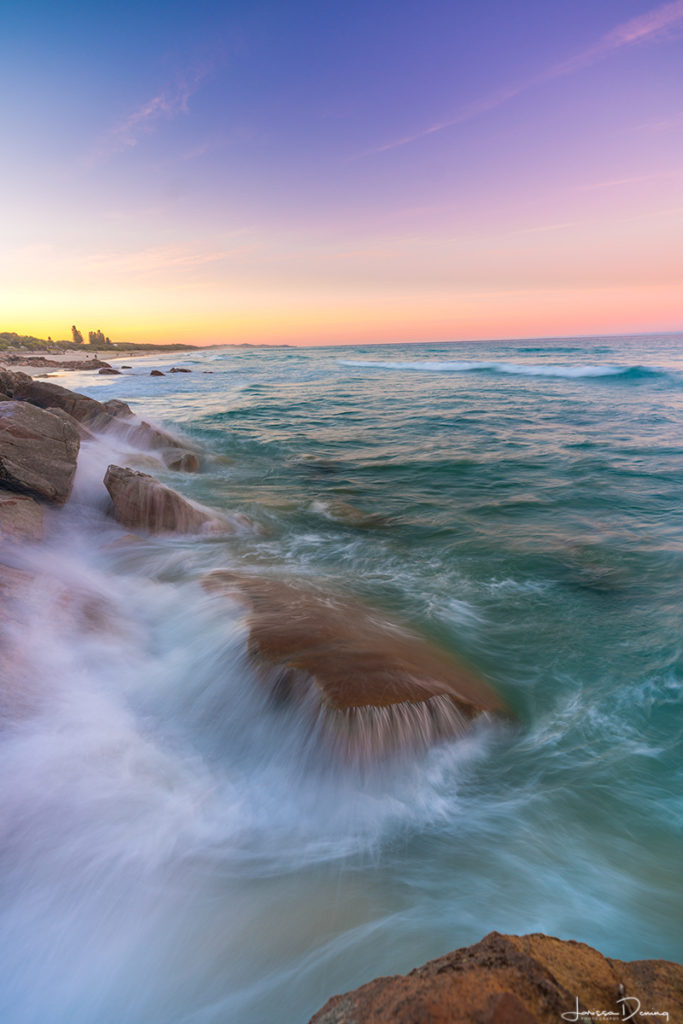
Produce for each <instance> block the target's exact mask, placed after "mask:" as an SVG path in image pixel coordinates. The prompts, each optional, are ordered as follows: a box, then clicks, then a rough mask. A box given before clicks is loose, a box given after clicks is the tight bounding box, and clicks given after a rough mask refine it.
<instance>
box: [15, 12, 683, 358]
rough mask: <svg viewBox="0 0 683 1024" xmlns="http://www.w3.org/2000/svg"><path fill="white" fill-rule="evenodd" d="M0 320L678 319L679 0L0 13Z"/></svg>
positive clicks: (40, 331) (182, 335) (140, 338)
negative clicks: (661, 1)
mask: <svg viewBox="0 0 683 1024" xmlns="http://www.w3.org/2000/svg"><path fill="white" fill-rule="evenodd" d="M1 6H2V33H1V34H0V67H1V69H2V71H1V73H2V77H3V85H2V89H0V124H1V125H2V140H3V147H2V159H0V204H1V217H0V233H1V234H0V237H1V239H2V244H1V245H0V330H10V331H17V332H18V333H25V334H33V335H37V336H40V337H46V336H48V335H50V336H52V337H54V338H64V337H68V336H69V335H70V328H71V324H73V323H75V324H77V325H78V326H79V327H80V329H81V330H82V331H84V332H85V331H88V330H91V329H92V330H94V329H101V330H103V331H104V333H105V334H107V335H109V336H110V337H111V338H112V339H113V340H114V341H122V342H158V343H163V342H188V343H192V344H199V345H203V344H220V343H242V342H249V343H269V344H277V343H288V344H305V345H312V344H341V343H345V342H349V343H361V342H362V343H367V342H399V341H447V340H453V341H456V340H461V339H479V338H482V339H483V338H507V337H549V336H569V335H577V334H618V333H637V332H649V331H675V330H681V329H683V0H673V2H669V3H664V4H657V3H656V2H655V3H653V2H652V0H573V2H572V3H549V2H548V0H517V2H514V3H513V2H511V0H477V2H476V3H474V2H469V3H464V2H460V0H418V2H412V0H410V2H409V0H362V2H358V0H343V2H342V0H317V2H309V0H279V2H274V0H263V2H262V0H248V2H246V0H245V2H237V0H221V2H216V0H193V2H185V0H183V2H176V0H164V2H163V3H161V2H157V0H136V2H135V3H130V2H128V0H117V2H116V3H113V2H109V0H99V2H98V0H91V2H87V3H85V2H71V0H60V2H59V3H55V2H54V0H2V3H1Z"/></svg>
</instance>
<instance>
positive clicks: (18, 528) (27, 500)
mask: <svg viewBox="0 0 683 1024" xmlns="http://www.w3.org/2000/svg"><path fill="white" fill-rule="evenodd" d="M43 531H44V525H43V507H42V505H39V504H38V502H37V501H34V499H33V498H31V497H29V495H28V494H16V493H14V492H12V491H5V490H0V541H2V540H7V539H9V540H42V537H43Z"/></svg>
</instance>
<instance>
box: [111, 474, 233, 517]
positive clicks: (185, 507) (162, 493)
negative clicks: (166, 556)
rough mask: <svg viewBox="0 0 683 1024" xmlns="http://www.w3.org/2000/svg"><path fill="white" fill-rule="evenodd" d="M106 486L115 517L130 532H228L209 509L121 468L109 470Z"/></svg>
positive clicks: (143, 475) (145, 476)
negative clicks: (133, 530) (134, 530)
mask: <svg viewBox="0 0 683 1024" xmlns="http://www.w3.org/2000/svg"><path fill="white" fill-rule="evenodd" d="M104 485H105V487H106V488H107V490H108V491H109V495H110V497H111V500H112V502H113V504H114V515H115V517H116V519H117V520H118V521H119V522H120V523H122V524H123V525H124V526H127V527H129V528H130V529H143V530H149V531H150V532H151V533H167V532H171V533H204V532H207V531H218V530H221V529H225V526H224V524H222V523H221V522H220V520H219V519H218V517H217V516H216V515H214V514H213V513H212V512H210V511H209V510H208V509H203V508H201V507H200V506H198V505H194V504H192V503H191V502H189V501H188V500H187V499H186V498H183V497H182V495H180V494H177V493H176V491H173V490H171V488H170V487H165V486H164V485H163V484H162V483H160V482H159V481H158V480H155V479H154V477H153V476H148V475H147V474H146V473H138V472H136V471H135V470H133V469H126V468H123V467H121V466H109V468H108V469H107V472H106V475H105V478H104Z"/></svg>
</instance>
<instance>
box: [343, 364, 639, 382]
mask: <svg viewBox="0 0 683 1024" xmlns="http://www.w3.org/2000/svg"><path fill="white" fill-rule="evenodd" d="M339 363H340V364H341V365H343V366H355V367H360V368H362V367H366V366H367V367H373V368H375V369H383V370H421V371H424V372H427V373H473V372H476V371H480V370H488V371H490V372H492V373H511V374H521V375H523V376H529V377H567V378H570V379H571V378H575V377H614V376H619V375H621V374H624V373H629V372H632V371H634V370H641V371H644V372H646V373H647V372H650V373H654V372H657V371H656V370H654V369H653V368H651V367H636V366H617V365H599V364H590V363H589V364H577V365H567V366H565V365H561V364H559V363H497V362H488V361H481V362H479V361H463V360H453V361H451V360H447V361H444V360H438V359H425V360H420V361H419V362H412V361H406V360H400V359H396V360H391V361H389V360H386V361H384V360H375V359H340V360H339Z"/></svg>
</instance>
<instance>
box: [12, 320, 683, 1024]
mask: <svg viewBox="0 0 683 1024" xmlns="http://www.w3.org/2000/svg"><path fill="white" fill-rule="evenodd" d="M122 362H125V360H122ZM177 364H178V365H182V366H186V367H188V368H190V369H192V371H193V372H192V374H173V375H167V376H166V377H164V378H150V377H149V370H150V369H151V368H153V367H157V366H158V367H160V368H162V369H167V368H168V367H169V366H170V365H172V364H171V362H170V361H169V359H168V358H166V357H163V358H158V357H150V358H148V359H145V360H140V361H136V362H135V365H134V368H133V369H132V370H131V371H126V372H125V374H124V375H123V376H121V377H102V378H93V377H91V376H88V375H86V374H77V373H73V374H65V375H64V378H63V380H61V381H60V382H61V383H64V384H65V385H66V386H68V387H72V388H73V389H75V390H82V391H84V392H86V393H88V394H91V395H93V396H94V397H97V398H100V399H104V398H114V397H117V398H124V399H126V400H128V401H129V402H130V404H131V406H132V408H133V409H134V410H135V411H136V412H139V413H140V414H142V415H144V416H145V417H148V418H150V419H151V420H153V421H155V422H163V423H165V424H166V425H167V426H168V427H169V428H172V429H175V430H180V431H182V432H184V433H185V434H186V435H187V436H188V437H190V438H191V439H193V440H194V441H196V442H197V443H199V444H201V446H202V447H203V448H204V449H205V450H206V452H207V453H208V456H207V459H206V465H205V468H204V472H202V473H201V474H200V475H198V476H189V475H179V474H173V473H166V474H159V473H157V474H156V475H161V476H162V477H163V479H164V480H165V481H166V482H168V483H170V484H171V485H172V486H174V487H175V488H177V489H178V490H181V491H182V492H183V493H185V494H187V495H189V496H190V497H192V498H194V499H196V500H198V501H201V502H203V503H204V504H206V505H209V506H212V507H215V508H218V509H221V510H223V511H228V510H229V511H238V512H240V513H243V514H244V515H246V516H247V517H249V519H250V520H251V521H252V522H253V524H254V529H252V530H245V531H243V532H241V533H239V534H237V535H235V536H234V537H231V538H228V539H225V538H217V539H216V538H212V539H204V540H202V539H199V540H197V539H191V540H188V539H186V538H156V539H150V540H147V541H144V542H143V543H142V544H121V543H120V534H121V533H122V532H123V531H121V530H119V528H118V527H116V526H113V525H108V524H107V521H106V519H105V518H104V515H103V512H104V500H103V496H102V493H101V489H100V491H98V489H97V488H98V486H99V480H100V479H101V472H100V470H101V469H102V467H103V466H106V464H107V461H116V459H117V458H121V453H117V452H115V451H114V450H100V448H99V447H98V446H97V445H91V446H88V445H84V447H83V451H82V466H81V469H79V474H80V475H79V479H78V480H77V486H76V490H75V494H74V498H73V499H72V501H71V502H70V504H69V506H67V509H66V510H65V512H64V513H63V514H62V515H61V516H60V517H55V521H54V523H53V525H52V532H51V534H50V536H49V538H48V541H47V542H46V544H45V546H44V548H43V549H41V550H40V551H38V552H34V553H33V555H32V556H31V557H32V558H33V560H34V563H33V564H34V565H35V564H38V562H39V564H40V565H41V567H42V569H43V571H46V567H48V571H47V575H48V577H50V578H53V577H54V578H56V577H59V578H61V579H63V578H65V577H66V578H67V579H69V580H72V581H77V582H78V585H79V586H82V587H84V588H86V590H87V591H88V592H89V593H96V594H97V595H99V596H100V597H101V598H102V600H106V601H107V602H108V607H109V611H108V613H107V618H108V622H109V624H110V625H111V624H112V623H113V624H114V625H115V628H114V626H113V625H112V627H111V631H110V633H107V635H106V636H104V637H102V636H100V637H99V638H98V637H93V638H92V639H88V638H87V637H85V638H84V637H83V635H80V634H79V635H76V634H73V635H71V634H69V632H68V627H62V629H61V631H60V630H59V629H56V628H55V629H54V630H53V631H52V632H51V633H50V632H49V631H48V632H47V633H46V630H45V626H44V621H45V620H44V617H43V618H41V617H40V616H41V613H42V612H43V611H44V608H42V607H41V605H40V603H39V602H38V603H37V604H36V606H35V608H34V611H33V614H34V616H35V619H31V623H33V629H34V633H33V634H32V635H35V636H40V644H39V645H36V649H35V651H34V649H33V647H32V646H31V645H28V647H29V649H30V650H29V653H30V659H32V661H31V665H32V667H33V669H34V671H35V673H41V672H42V676H43V678H49V679H50V687H51V689H50V697H49V699H47V700H46V702H45V703H44V705H41V708H40V710H39V712H38V713H37V714H35V715H34V716H33V717H29V718H24V719H22V721H21V723H20V724H18V725H17V726H16V728H14V729H13V730H12V731H10V732H9V733H8V734H7V733H6V734H5V735H4V736H3V737H2V739H1V740H0V770H1V771H2V772H3V775H4V777H5V778H6V779H11V780H15V782H14V784H13V785H10V787H9V793H8V794H6V796H5V797H3V798H2V800H1V801H0V817H1V820H2V821H3V822H4V823H5V824H4V833H3V834H4V841H3V845H2V852H1V853H0V857H1V858H2V865H3V879H4V882H3V883H2V894H1V895H2V900H1V902H0V906H2V908H3V909H2V911H0V927H1V928H2V942H3V946H4V947H5V948H6V949H7V955H6V956H4V957H3V960H2V964H0V993H2V994H0V1011H1V1012H2V1019H3V1020H7V1021H12V1022H14V1021H16V1022H21V1024H25V1022H29V1021H30V1022H33V1021H36V1022H38V1021H41V1022H45V1021H50V1022H51V1024H52V1022H55V1024H61V1022H66V1021H69V1022H70V1024H71V1022H76V1024H94V1022H97V1024H108V1022H110V1021H111V1022H114V1021H116V1022H131V1024H138V1022H140V1024H142V1022H143V1021H144V1022H145V1024H171V1022H173V1024H176V1022H178V1024H180V1022H182V1024H190V1022H192V1024H196V1022H201V1024H213V1022H216V1024H217V1022H219V1021H221V1022H224V1021H233V1020H234V1021H237V1020H239V1021H240V1022H246V1024H261V1022H264V1024H265V1022H271V1021H275V1020H277V1021H278V1022H281V1024H290V1022H291V1024H295V1022H301V1024H304V1022H305V1021H306V1020H307V1019H308V1018H309V1017H310V1015H311V1014H312V1013H313V1012H314V1011H315V1010H316V1009H318V1008H319V1006H320V1005H322V1003H323V1002H324V1001H325V1000H326V999H327V998H328V997H329V996H330V995H332V994H333V993H335V992H338V991H343V990H346V989H349V988H353V987H356V986H358V985H359V984H361V983H363V982H364V981H367V980H368V979H370V978H372V977H374V976H376V975H379V974H389V973H396V972H398V971H404V970H406V969H408V968H411V967H414V966H416V965H418V964H419V963H422V962H424V961H425V960H427V959H429V958H431V957H434V956H437V955H440V954H443V953H444V952H446V951H448V950H450V949H453V948H456V947H458V946H462V945H465V944H469V943H471V942H474V941H477V940H479V939H480V938H481V937H482V936H483V935H484V934H485V933H486V932H488V931H490V930H492V929H497V930H499V931H503V932H515V933H524V932H530V931H544V932H547V933H551V934H554V935H557V936H560V937H562V938H574V939H580V940H582V941H585V942H588V943H591V944H592V945H595V946H597V947H598V948H600V949H601V950H602V951H603V952H604V953H605V954H607V955H609V956H613V957H619V958H622V959H634V958H644V957H666V958H670V959H679V958H680V956H681V952H682V951H683V942H682V939H683V926H682V923H681V922H683V896H682V894H681V886H680V876H681V871H680V865H681V843H680V829H681V824H682V823H683V805H682V802H681V792H682V789H681V736H682V725H683V715H682V713H681V681H682V675H683V661H682V656H681V637H682V635H683V630H682V625H683V622H682V619H683V600H682V596H683V595H682V591H683V584H682V583H681V579H682V578H683V514H682V501H681V498H682V496H683V416H682V412H683V336H678V337H670V336H667V337H659V336H657V337H654V336H653V337H639V338H600V339H597V338H596V339H576V340H574V339H563V340H557V341H515V342H490V343H476V344H458V345H419V346H417V345H415V346H405V345H402V346H382V347H372V346H367V347H363V346H354V347H347V348H331V349H330V348H328V349H287V348H281V349H272V350H262V349H248V348H247V349H225V350H221V351H213V350H212V351H207V352H205V353H199V354H195V353H192V354H188V355H187V356H186V357H184V358H182V359H181V360H178V362H177ZM206 371H210V372H206ZM98 474H99V475H98ZM27 557H28V556H27ZM31 557H29V558H28V562H29V563H30V561H31ZM36 560H38V562H37V561H36ZM244 565H247V566H248V567H250V568H251V569H253V570H254V571H262V570H265V571H268V572H276V573H281V574H288V573H293V574H295V575H305V576H308V577H312V578H314V579H315V580H316V581H318V582H320V583H324V582H325V581H327V582H328V583H329V585H330V586H333V587H339V586H341V587H343V588H344V589H346V590H348V591H351V592H352V593H355V594H357V595H359V596H361V597H362V598H363V599H365V600H366V601H368V602H370V603H371V604H373V605H376V606H377V607H379V608H381V609H383V610H387V611H389V612H391V613H392V614H393V615H395V616H398V617H399V618H402V619H403V620H405V621H408V622H410V623H412V624H413V625H414V626H415V627H416V628H418V629H419V630H420V631H422V632H423V633H424V634H425V635H427V636H430V637H432V638H434V639H436V640H438V641H439V642H440V643H441V644H444V645H446V646H447V647H449V648H451V649H452V650H453V651H455V652H457V653H459V654H461V655H463V656H464V657H465V658H466V659H467V660H468V661H469V662H470V663H471V664H473V665H475V666H476V667H477V668H478V669H479V670H480V671H481V672H482V673H483V674H484V676H485V677H486V678H487V679H488V680H489V681H490V682H491V684H492V685H493V686H494V687H495V688H496V689H497V690H498V691H499V692H500V693H501V694H502V695H503V696H504V698H505V700H506V701H507V703H508V704H509V706H510V707H511V708H512V709H513V711H514V714H515V721H514V723H513V724H508V725H499V726H491V725H484V726H481V727H479V728H477V729H475V730H474V732H473V733H472V734H471V735H470V736H468V737H467V738H466V739H464V740H460V741H455V742H451V743H445V744H442V745H440V746H438V747H437V748H435V749H434V750H433V751H431V752H430V753H429V754H427V755H416V754H406V755H404V756H402V757H399V758H397V759H395V760H394V761H391V762H390V763H385V764H382V765H380V766H377V767H376V768H374V769H364V770H360V769H356V768H353V767H349V768H348V769H343V768H341V767H340V766H336V767H335V768H334V769H333V770H332V769H331V768H330V766H329V765H324V764H321V763H320V762H319V760H316V759H315V758H312V757H311V756H310V755H309V754H308V753H307V752H306V750H305V742H304V739H303V733H302V729H303V726H302V723H301V722H299V721H298V720H297V719H296V717H295V716H291V715H288V714H287V713H284V712H280V713H276V712H275V711H274V710H273V709H272V708H271V707H269V706H268V705H267V704H266V703H265V702H264V701H263V699H262V695H261V693H260V691H259V688H258V685H257V683H256V682H255V680H254V679H253V678H252V676H251V674H250V669H249V666H248V664H247V662H246V659H245V657H244V650H245V631H244V624H243V622H242V620H241V618H240V610H239V609H238V608H236V607H234V606H232V605H230V604H228V603H227V602H224V601H222V600H220V599H216V598H215V597H213V598H211V597H209V595H207V594H206V593H205V592H204V591H203V589H202V587H201V579H202V576H203V575H204V574H205V573H206V571H208V570H210V569H213V568H217V567H226V566H227V567H231V566H244ZM48 597H49V588H48ZM43 599H44V600H47V599H48V598H46V597H45V595H43ZM41 624H42V625H41ZM41 629H42V632H41V631H40V630H41ZM39 648H40V649H39ZM41 659H42V660H41ZM55 694H56V696H55Z"/></svg>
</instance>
